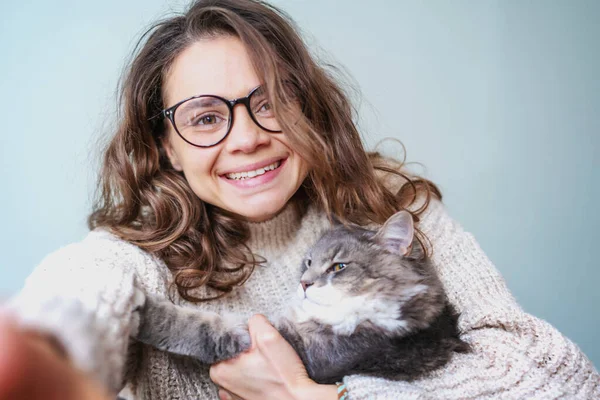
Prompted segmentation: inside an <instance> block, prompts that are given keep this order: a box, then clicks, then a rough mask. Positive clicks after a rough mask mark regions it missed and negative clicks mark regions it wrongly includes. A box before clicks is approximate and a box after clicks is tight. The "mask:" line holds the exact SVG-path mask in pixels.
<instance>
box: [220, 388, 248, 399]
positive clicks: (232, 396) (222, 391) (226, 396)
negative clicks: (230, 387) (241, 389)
mask: <svg viewBox="0 0 600 400" xmlns="http://www.w3.org/2000/svg"><path fill="white" fill-rule="evenodd" d="M219 400H244V399H242V398H241V397H239V396H236V395H235V394H233V393H231V392H228V391H227V390H225V389H223V388H221V389H219Z"/></svg>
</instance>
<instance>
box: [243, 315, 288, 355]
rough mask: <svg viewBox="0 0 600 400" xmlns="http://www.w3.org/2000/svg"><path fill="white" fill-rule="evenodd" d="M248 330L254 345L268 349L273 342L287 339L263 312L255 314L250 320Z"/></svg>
mask: <svg viewBox="0 0 600 400" xmlns="http://www.w3.org/2000/svg"><path fill="white" fill-rule="evenodd" d="M248 332H250V338H252V347H258V348H259V349H261V351H262V350H268V347H270V346H271V345H272V344H273V343H275V342H277V341H279V339H281V340H283V341H285V339H283V337H282V336H281V335H280V334H279V332H278V331H277V329H275V327H274V326H273V325H271V323H270V322H269V320H268V319H267V317H265V316H264V315H262V314H255V315H253V316H252V317H250V319H249V320H248Z"/></svg>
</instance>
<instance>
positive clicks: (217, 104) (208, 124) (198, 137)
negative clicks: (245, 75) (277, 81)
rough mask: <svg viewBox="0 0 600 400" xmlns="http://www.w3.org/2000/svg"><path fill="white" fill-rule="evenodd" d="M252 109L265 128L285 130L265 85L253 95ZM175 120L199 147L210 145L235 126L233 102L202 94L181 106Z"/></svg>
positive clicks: (176, 112)
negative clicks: (270, 101) (232, 117)
mask: <svg viewBox="0 0 600 400" xmlns="http://www.w3.org/2000/svg"><path fill="white" fill-rule="evenodd" d="M250 110H251V112H252V116H253V119H254V121H255V122H256V123H257V124H258V125H259V126H260V127H261V128H263V129H266V130H268V131H279V130H280V129H281V128H280V126H279V123H278V122H277V119H276V118H275V115H274V113H273V110H272V108H271V105H270V103H269V99H268V98H267V94H266V91H265V90H264V89H263V88H258V89H257V90H256V91H255V92H253V93H252V95H251V96H250ZM174 121H175V127H176V129H177V130H178V132H179V134H180V135H182V136H183V137H184V139H186V140H187V141H189V142H191V143H193V144H196V145H199V146H210V145H212V144H215V143H218V142H219V141H220V140H221V139H223V137H225V136H226V135H227V133H228V131H229V128H230V125H231V111H230V107H229V104H227V103H226V102H225V101H224V100H223V99H220V98H218V97H214V96H200V97H197V98H193V99H190V100H188V101H186V102H185V103H183V104H181V105H180V106H179V107H177V109H176V111H175V115H174Z"/></svg>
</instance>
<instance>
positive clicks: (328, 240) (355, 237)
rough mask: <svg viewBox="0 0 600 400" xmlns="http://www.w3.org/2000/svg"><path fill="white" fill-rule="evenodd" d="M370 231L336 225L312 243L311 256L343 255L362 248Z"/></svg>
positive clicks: (365, 244) (366, 242)
mask: <svg viewBox="0 0 600 400" xmlns="http://www.w3.org/2000/svg"><path fill="white" fill-rule="evenodd" d="M370 234H371V232H368V231H365V230H361V229H347V228H345V227H336V228H334V229H332V230H330V231H328V232H326V233H325V234H324V235H323V236H322V237H321V238H320V239H319V240H318V241H317V242H316V243H315V244H314V245H313V248H312V251H311V255H312V256H313V257H332V256H333V255H334V254H336V253H339V254H340V255H345V253H346V252H348V251H353V250H357V249H363V250H364V248H365V247H367V246H368V243H369V240H368V237H369V236H370Z"/></svg>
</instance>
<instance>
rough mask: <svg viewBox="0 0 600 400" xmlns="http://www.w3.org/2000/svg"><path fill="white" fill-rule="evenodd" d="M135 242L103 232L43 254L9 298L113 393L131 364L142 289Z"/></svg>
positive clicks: (20, 314) (23, 319)
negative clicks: (45, 255) (13, 294)
mask: <svg viewBox="0 0 600 400" xmlns="http://www.w3.org/2000/svg"><path fill="white" fill-rule="evenodd" d="M142 262H144V254H142V251H141V250H139V249H138V248H137V247H135V246H133V245H131V244H128V243H125V242H123V241H120V240H118V239H116V238H114V237H113V236H111V235H110V234H108V233H107V232H92V233H90V234H89V235H88V237H87V238H86V239H85V240H83V241H81V242H79V243H75V244H71V245H68V246H66V247H64V248H61V249H59V250H58V251H56V252H54V253H52V254H50V255H48V256H47V257H46V258H45V259H44V260H43V261H42V262H41V263H40V264H39V265H38V266H37V267H36V268H35V269H34V271H33V272H32V273H31V275H30V276H29V277H28V278H27V280H26V282H25V285H24V287H23V289H22V290H21V291H20V292H19V293H17V294H16V295H15V296H14V297H13V298H12V299H10V301H9V303H8V311H9V312H10V313H11V314H13V315H14V316H15V318H16V320H17V322H18V323H20V324H21V325H22V326H24V327H27V328H31V329H36V330H39V331H42V332H45V333H48V334H51V335H53V336H54V337H55V338H56V339H57V340H58V341H59V342H60V343H61V344H62V345H63V346H64V348H65V350H66V351H67V353H68V356H69V357H70V359H71V360H72V361H73V362H74V364H75V365H76V366H77V367H79V368H80V369H82V370H83V371H85V372H86V373H88V374H90V375H91V376H92V377H94V378H96V379H97V380H98V381H99V382H100V383H102V384H103V385H104V386H105V387H106V388H108V389H109V390H111V391H114V392H115V393H116V392H117V391H118V390H119V389H121V388H122V386H123V384H124V382H123V380H124V376H125V374H126V373H127V372H130V371H128V370H127V369H128V368H131V365H132V363H131V362H130V361H131V360H127V353H128V350H130V349H129V343H130V342H129V337H130V334H131V333H133V332H134V331H135V330H136V329H137V325H138V324H139V317H138V315H137V314H138V313H137V312H136V309H137V308H138V307H139V306H141V305H142V304H143V301H144V294H143V292H142V290H141V289H140V288H139V286H138V284H137V279H136V274H135V266H136V265H137V264H140V263H142Z"/></svg>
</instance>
